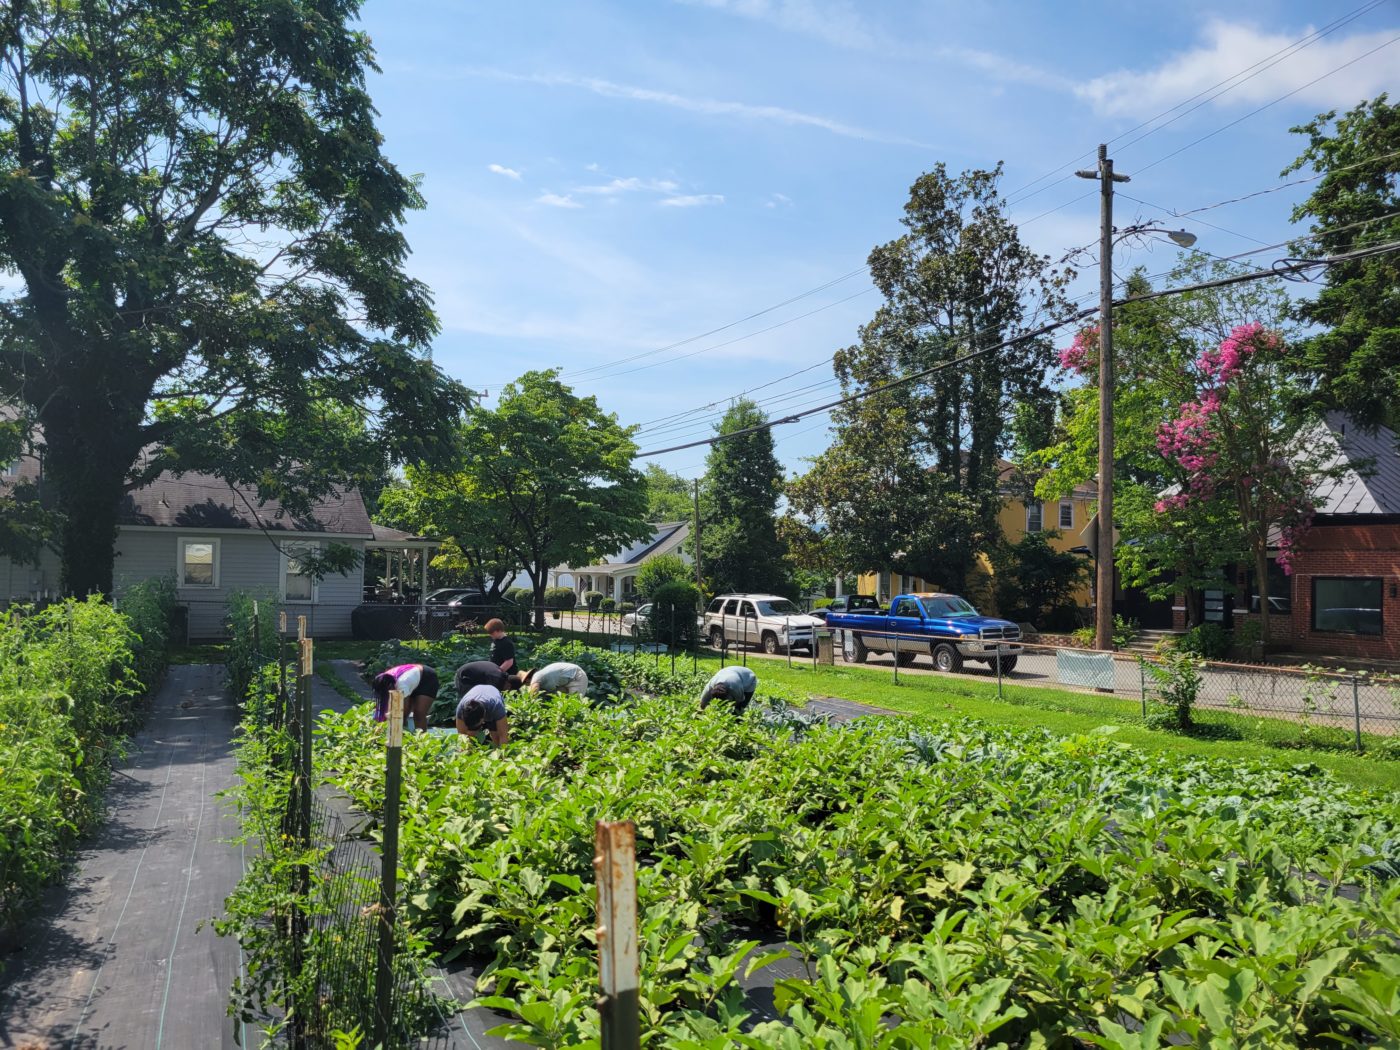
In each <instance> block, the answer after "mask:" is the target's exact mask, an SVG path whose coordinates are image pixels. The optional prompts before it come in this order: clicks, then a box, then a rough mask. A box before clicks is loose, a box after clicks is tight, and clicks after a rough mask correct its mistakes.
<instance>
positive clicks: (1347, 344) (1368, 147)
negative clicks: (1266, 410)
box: [1284, 95, 1400, 428]
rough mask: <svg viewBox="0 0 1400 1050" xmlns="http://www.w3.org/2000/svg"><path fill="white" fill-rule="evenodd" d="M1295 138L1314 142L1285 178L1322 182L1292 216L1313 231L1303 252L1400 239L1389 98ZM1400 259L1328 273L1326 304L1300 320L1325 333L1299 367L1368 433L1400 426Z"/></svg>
mask: <svg viewBox="0 0 1400 1050" xmlns="http://www.w3.org/2000/svg"><path fill="white" fill-rule="evenodd" d="M1293 131H1294V132H1295V133H1297V134H1300V135H1305V136H1307V139H1308V145H1307V148H1306V149H1304V150H1303V153H1302V155H1301V156H1300V157H1299V158H1298V159H1297V160H1296V161H1294V162H1293V163H1292V164H1290V165H1289V166H1288V168H1287V169H1285V171H1284V174H1285V175H1286V174H1289V173H1291V172H1294V171H1298V170H1300V169H1302V168H1311V169H1312V170H1313V171H1315V172H1317V173H1318V174H1320V175H1321V176H1322V178H1321V180H1320V181H1318V182H1317V183H1316V184H1315V188H1314V189H1313V191H1312V194H1311V195H1310V196H1309V197H1308V199H1307V200H1305V201H1304V202H1303V203H1302V204H1300V205H1298V206H1297V207H1296V208H1294V209H1293V221H1294V222H1304V221H1306V222H1308V223H1309V230H1308V234H1309V239H1308V241H1307V242H1306V244H1305V245H1304V246H1303V247H1301V248H1300V249H1299V251H1300V252H1306V253H1307V254H1309V255H1312V254H1329V255H1330V254H1339V253H1342V252H1349V251H1353V250H1355V249H1360V248H1368V247H1372V246H1375V245H1381V244H1389V243H1392V242H1394V241H1397V240H1400V185H1397V183H1396V179H1395V154H1396V153H1397V152H1400V106H1397V105H1396V104H1394V103H1392V102H1391V101H1389V99H1388V97H1387V96H1386V95H1380V96H1379V97H1377V98H1374V99H1371V100H1370V101H1367V102H1362V103H1361V104H1360V105H1358V106H1356V107H1355V108H1354V109H1351V110H1349V111H1348V112H1346V113H1344V114H1342V115H1341V116H1340V117H1338V116H1337V114H1336V111H1335V110H1334V111H1332V112H1330V113H1324V114H1322V115H1321V116H1319V117H1318V118H1317V119H1316V120H1313V121H1310V122H1309V123H1307V124H1304V125H1301V126H1300V127H1296V128H1294V129H1293ZM1397 287H1400V259H1397V256H1396V255H1395V253H1394V252H1392V253H1390V254H1386V255H1376V256H1373V257H1371V258H1367V259H1358V260H1356V261H1354V262H1348V263H1341V264H1339V265H1336V266H1331V267H1328V268H1327V271H1326V272H1325V274H1324V275H1323V287H1322V290H1321V292H1319V293H1318V295H1317V297H1316V298H1314V299H1310V300H1304V301H1303V302H1301V303H1300V304H1299V306H1298V316H1299V318H1300V319H1301V320H1303V321H1305V322H1308V323H1309V324H1310V325H1314V326H1318V327H1320V328H1321V329H1322V330H1321V331H1318V332H1316V334H1313V335H1311V336H1309V337H1308V338H1307V339H1306V340H1304V341H1303V342H1302V344H1301V350H1302V354H1301V357H1300V359H1299V360H1298V362H1297V366H1298V368H1299V370H1300V372H1301V373H1302V375H1303V378H1304V379H1305V380H1306V381H1307V382H1308V383H1309V384H1310V385H1311V386H1312V388H1313V389H1314V391H1315V392H1316V395H1317V397H1318V399H1319V400H1320V401H1321V402H1322V403H1323V404H1324V405H1325V406H1326V407H1328V408H1340V409H1342V410H1343V411H1345V412H1347V413H1349V414H1350V415H1351V416H1352V417H1353V418H1354V419H1355V420H1356V421H1357V422H1359V423H1362V424H1377V423H1383V424H1386V425H1387V426H1390V427H1392V428H1394V427H1396V426H1397V425H1398V424H1400V411H1397V407H1396V406H1398V405H1400V299H1397V297H1396V295H1395V289H1396V288H1397Z"/></svg>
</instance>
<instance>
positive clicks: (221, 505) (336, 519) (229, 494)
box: [117, 472, 374, 539]
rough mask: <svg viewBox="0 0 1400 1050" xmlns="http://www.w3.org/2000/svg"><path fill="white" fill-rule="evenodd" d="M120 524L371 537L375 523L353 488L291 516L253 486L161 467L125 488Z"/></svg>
mask: <svg viewBox="0 0 1400 1050" xmlns="http://www.w3.org/2000/svg"><path fill="white" fill-rule="evenodd" d="M117 522H118V524H120V525H155V526H163V527H168V528H182V529H266V530H268V531H271V532H325V533H330V534H332V535H339V536H358V537H363V538H365V539H372V538H373V537H374V526H372V525H371V524H370V520H369V514H368V513H366V511H365V503H364V500H363V499H361V498H360V494H359V492H358V491H356V490H354V489H350V490H349V491H345V492H342V491H339V490H336V491H333V492H331V493H330V494H329V495H327V496H325V497H323V498H322V499H320V500H318V501H317V502H316V503H315V505H314V506H313V507H312V509H311V513H310V514H309V515H308V516H306V517H303V518H297V517H293V516H292V515H291V514H290V513H289V512H288V511H286V510H284V509H283V507H282V505H281V504H280V503H278V502H277V501H276V500H267V501H260V500H259V499H258V496H257V492H256V491H255V490H252V489H247V488H243V487H235V486H233V485H230V484H229V483H228V482H227V481H224V480H223V479H222V478H216V477H214V476H213V475H212V474H199V473H194V472H190V473H186V474H181V475H179V476H178V477H177V476H176V475H174V474H171V473H169V472H166V473H164V474H161V475H160V476H159V477H157V478H156V479H155V480H154V481H152V482H151V483H150V484H149V485H145V486H143V487H142V488H139V489H137V490H135V491H134V492H130V493H127V495H126V496H125V497H124V498H123V499H122V504H121V507H120V509H119V510H118V512H117Z"/></svg>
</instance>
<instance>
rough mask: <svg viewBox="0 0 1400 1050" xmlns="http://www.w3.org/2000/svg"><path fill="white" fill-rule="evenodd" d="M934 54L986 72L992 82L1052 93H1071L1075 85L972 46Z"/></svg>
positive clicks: (1070, 81)
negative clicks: (1022, 85)
mask: <svg viewBox="0 0 1400 1050" xmlns="http://www.w3.org/2000/svg"><path fill="white" fill-rule="evenodd" d="M934 54H935V55H936V56H937V57H939V58H945V59H948V60H950V61H953V62H957V63H958V64H959V65H964V66H968V67H969V68H971V69H976V70H978V71H979V72H982V73H986V74H987V75H988V76H990V77H991V78H992V79H993V80H999V81H1002V82H1008V83H1014V84H1030V85H1031V86H1033V87H1040V88H1048V89H1050V90H1052V91H1073V90H1075V88H1076V85H1075V83H1074V81H1073V80H1071V79H1070V78H1069V77H1064V76H1061V75H1060V74H1058V73H1052V72H1050V71H1049V70H1046V69H1041V68H1040V67H1038V66H1031V65H1027V64H1026V63H1024V62H1018V61H1016V60H1015V59H1014V58H1008V57H1007V56H1005V55H999V54H997V53H996V52H994V51H982V50H980V49H978V48H975V47H940V48H938V49H937V50H936V51H935V52H934Z"/></svg>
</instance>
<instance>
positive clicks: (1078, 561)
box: [992, 532, 1085, 627]
mask: <svg viewBox="0 0 1400 1050" xmlns="http://www.w3.org/2000/svg"><path fill="white" fill-rule="evenodd" d="M1057 535H1058V533H1051V532H1028V533H1026V535H1025V536H1024V537H1023V538H1022V539H1021V540H1020V541H1019V542H1017V543H1007V542H1005V541H1003V542H1002V543H1000V544H998V545H997V546H996V547H994V548H993V549H992V567H993V568H994V569H995V574H994V576H993V580H992V584H993V591H994V595H995V598H996V605H997V611H998V613H999V614H1000V615H1001V616H1004V617H1006V618H1007V619H1010V620H1015V621H1016V622H1018V623H1021V622H1029V623H1033V624H1037V625H1041V626H1045V627H1053V626H1056V625H1059V624H1063V623H1064V622H1066V621H1069V622H1073V609H1074V592H1075V588H1077V587H1078V586H1079V584H1080V582H1081V581H1082V580H1083V579H1084V572H1085V568H1084V559H1082V558H1080V557H1079V556H1078V555H1076V554H1069V553H1067V552H1065V551H1058V550H1056V549H1055V548H1054V547H1052V546H1051V545H1050V539H1051V537H1052V536H1057ZM1066 614H1068V615H1066Z"/></svg>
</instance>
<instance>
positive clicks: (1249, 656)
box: [1230, 617, 1264, 660]
mask: <svg viewBox="0 0 1400 1050" xmlns="http://www.w3.org/2000/svg"><path fill="white" fill-rule="evenodd" d="M1263 638H1264V625H1263V624H1261V623H1260V622H1259V621H1258V620H1256V619H1253V618H1252V617H1251V618H1246V619H1245V620H1244V622H1243V623H1240V622H1237V623H1236V624H1235V629H1234V631H1233V632H1231V639H1230V640H1231V642H1232V643H1233V648H1234V652H1235V654H1236V655H1237V656H1239V657H1240V658H1241V659H1244V660H1255V659H1258V658H1259V657H1260V656H1261V655H1262V654H1261V653H1260V652H1259V643H1260V642H1261V641H1263Z"/></svg>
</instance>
